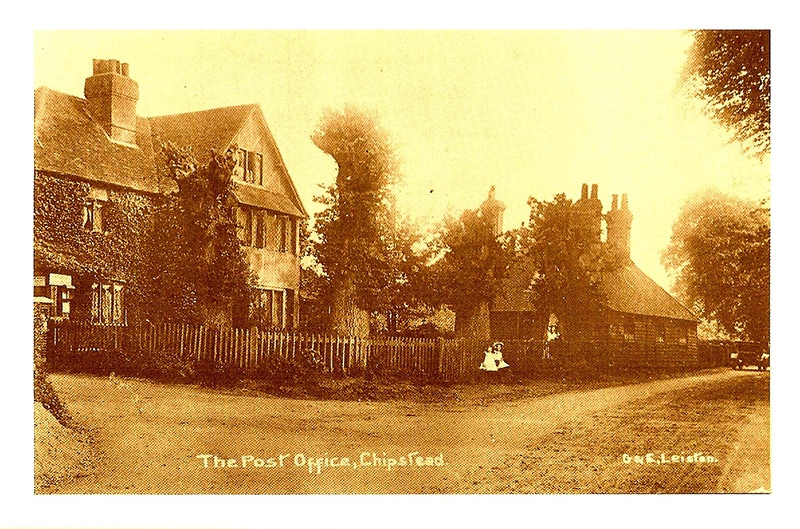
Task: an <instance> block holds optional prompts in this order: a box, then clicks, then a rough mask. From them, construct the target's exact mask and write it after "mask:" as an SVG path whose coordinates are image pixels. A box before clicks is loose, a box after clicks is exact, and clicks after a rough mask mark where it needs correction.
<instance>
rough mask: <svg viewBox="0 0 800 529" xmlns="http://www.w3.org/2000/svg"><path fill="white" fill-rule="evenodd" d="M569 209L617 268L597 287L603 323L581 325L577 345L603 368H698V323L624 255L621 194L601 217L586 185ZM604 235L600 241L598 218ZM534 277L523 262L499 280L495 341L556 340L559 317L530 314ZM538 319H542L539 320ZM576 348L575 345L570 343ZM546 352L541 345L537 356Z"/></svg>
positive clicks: (628, 217) (626, 223)
mask: <svg viewBox="0 0 800 529" xmlns="http://www.w3.org/2000/svg"><path fill="white" fill-rule="evenodd" d="M574 207H575V208H577V209H578V210H579V211H580V212H581V213H582V214H585V215H587V216H588V218H589V220H590V222H591V226H592V228H593V230H592V231H593V237H595V238H596V242H597V245H602V244H607V245H611V246H613V247H615V248H616V251H617V255H619V256H620V257H621V262H620V264H619V266H616V267H614V268H612V269H611V270H603V271H602V272H601V275H600V290H601V293H602V295H603V298H604V301H605V304H606V307H605V308H606V309H607V310H605V311H604V314H605V316H604V321H599V322H586V323H585V328H584V329H581V332H580V333H579V335H581V336H582V337H583V340H584V343H582V344H577V348H579V349H581V350H582V351H583V352H584V353H586V354H591V355H592V357H593V358H592V360H593V361H595V362H599V363H601V364H604V365H615V366H623V367H688V366H695V365H697V323H698V320H697V318H696V316H695V315H694V314H692V313H691V312H690V311H689V310H688V309H687V308H686V307H684V306H683V305H682V304H681V303H680V302H678V301H677V300H676V299H675V298H674V297H673V296H671V295H670V294H669V293H668V292H666V291H665V290H664V289H663V288H661V287H660V286H659V285H658V284H657V283H656V282H655V281H653V280H652V279H650V278H649V277H648V276H647V274H645V273H644V272H643V271H642V270H641V269H640V268H639V267H638V266H636V264H635V263H634V262H633V261H632V260H631V258H630V250H631V245H630V235H631V223H632V221H633V214H632V213H631V211H630V210H629V208H628V197H627V195H624V194H623V195H622V200H621V203H620V201H618V197H617V195H613V198H612V204H611V209H610V210H609V211H607V212H606V213H605V215H603V214H602V209H603V206H602V203H601V202H600V200H599V199H598V197H597V185H596V184H595V185H593V186H592V191H591V196H589V189H588V186H587V185H586V184H584V185H583V188H582V192H581V199H580V200H578V201H577V202H575V204H574ZM603 221H605V223H606V234H607V235H606V240H605V241H601V231H602V222H603ZM533 278H534V270H533V267H532V263H531V262H530V261H525V260H523V261H522V262H520V263H518V264H516V265H515V266H514V267H513V268H512V269H511V270H510V271H509V274H508V277H507V278H506V280H505V282H504V288H503V293H502V294H501V295H499V296H498V297H496V298H495V299H494V300H493V301H492V304H491V307H490V328H491V333H492V338H493V339H496V340H512V339H526V340H528V339H537V340H542V341H544V342H545V343H546V342H547V341H549V340H554V339H557V338H558V337H559V334H560V333H559V322H558V315H557V314H551V315H550V316H549V318H542V317H541V316H539V317H538V318H537V317H536V311H535V310H534V307H533V306H532V305H531V301H530V295H529V291H528V288H529V286H530V284H531V281H532V280H533ZM545 319H546V320H547V321H545ZM573 345H576V344H573ZM548 354H549V350H548V348H547V347H544V348H543V350H542V355H543V356H544V357H547V355H548Z"/></svg>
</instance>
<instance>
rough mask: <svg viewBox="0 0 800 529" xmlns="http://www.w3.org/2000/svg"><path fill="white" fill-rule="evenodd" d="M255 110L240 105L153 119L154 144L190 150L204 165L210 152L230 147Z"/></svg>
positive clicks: (255, 107)
mask: <svg viewBox="0 0 800 529" xmlns="http://www.w3.org/2000/svg"><path fill="white" fill-rule="evenodd" d="M257 108H258V105H256V104H252V105H240V106H234V107H223V108H214V109H211V110H201V111H199V112H186V113H184V114H172V115H169V116H156V117H152V118H149V121H150V125H151V126H152V128H153V140H154V141H155V142H161V141H171V142H172V143H174V144H176V145H177V146H179V147H191V148H192V150H193V151H194V154H195V156H197V158H198V161H199V162H201V163H204V162H205V161H206V159H207V158H208V156H209V155H210V153H211V150H212V149H216V150H220V149H224V148H226V147H228V146H229V144H230V142H231V140H233V137H234V136H235V135H236V133H237V132H239V129H241V127H242V123H244V120H245V119H247V117H248V116H250V114H252V113H253V111H255V110H256V109H257Z"/></svg>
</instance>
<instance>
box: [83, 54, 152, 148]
mask: <svg viewBox="0 0 800 529" xmlns="http://www.w3.org/2000/svg"><path fill="white" fill-rule="evenodd" d="M83 93H84V95H85V96H86V101H87V102H88V103H89V112H90V113H91V114H92V117H93V118H94V119H95V121H97V122H98V123H99V124H100V125H101V126H102V127H103V128H104V129H105V131H106V133H107V134H108V135H109V136H110V137H111V139H113V140H115V141H119V142H123V143H130V144H134V145H135V144H136V102H137V101H138V100H139V85H138V84H137V83H136V81H134V80H133V79H131V78H130V77H129V67H128V64H127V63H120V62H119V61H118V60H115V59H109V60H103V59H94V61H93V72H92V76H91V77H87V78H86V83H85V85H84V89H83Z"/></svg>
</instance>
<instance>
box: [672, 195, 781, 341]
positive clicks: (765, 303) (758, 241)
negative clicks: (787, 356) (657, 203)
mask: <svg viewBox="0 0 800 529" xmlns="http://www.w3.org/2000/svg"><path fill="white" fill-rule="evenodd" d="M769 256H770V217H769V211H768V210H767V209H764V208H760V207H758V205H757V204H756V203H755V202H751V201H747V200H743V199H740V198H736V197H733V196H730V195H726V194H724V193H721V192H719V191H717V190H713V189H709V190H705V191H703V192H701V193H698V194H697V195H695V196H693V197H692V198H691V199H690V200H689V201H688V202H687V203H686V204H685V205H684V206H683V208H682V210H681V213H680V215H679V216H678V219H677V220H676V221H675V224H674V225H673V227H672V238H671V240H670V244H669V246H668V247H667V248H666V250H665V251H664V254H663V258H662V259H663V262H664V264H665V265H666V266H667V267H668V268H669V269H670V270H671V271H672V272H673V274H675V276H676V282H675V286H676V289H677V291H678V294H679V296H680V297H681V298H682V299H683V300H684V301H685V302H686V303H687V304H688V305H689V306H692V307H694V309H695V310H696V311H697V312H698V313H699V314H702V315H703V316H704V317H705V318H707V319H709V320H712V321H715V322H717V323H718V324H719V326H720V327H722V329H723V330H724V331H726V332H727V333H728V334H730V335H732V336H735V337H739V338H747V339H750V340H753V341H757V342H760V343H768V342H769V314H770V307H769V285H770V269H769Z"/></svg>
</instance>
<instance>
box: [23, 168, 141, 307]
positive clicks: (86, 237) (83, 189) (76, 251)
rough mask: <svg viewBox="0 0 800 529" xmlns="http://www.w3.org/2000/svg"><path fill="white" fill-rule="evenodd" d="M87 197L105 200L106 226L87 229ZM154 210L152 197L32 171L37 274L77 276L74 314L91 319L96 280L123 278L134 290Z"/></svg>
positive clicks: (132, 302) (132, 304)
mask: <svg viewBox="0 0 800 529" xmlns="http://www.w3.org/2000/svg"><path fill="white" fill-rule="evenodd" d="M87 200H101V201H102V204H103V205H102V207H101V211H102V213H101V219H102V220H101V224H102V230H87V229H84V227H83V223H84V203H85V202H86V201H87ZM152 210H153V200H152V198H151V197H149V196H147V195H144V194H140V193H136V192H132V191H121V190H117V189H113V188H110V187H107V186H106V187H104V186H102V185H99V184H94V183H88V182H83V181H78V180H73V179H71V178H67V177H63V176H60V175H54V174H51V173H45V172H41V171H35V172H34V190H33V214H34V219H33V232H34V275H43V274H49V273H58V274H65V275H69V276H71V277H72V278H73V280H72V282H73V284H74V285H75V287H76V292H75V297H74V299H73V301H72V307H71V314H70V317H71V318H73V319H88V318H89V315H90V314H89V312H90V308H91V305H90V301H89V299H88V298H89V296H90V294H89V292H88V289H90V288H91V284H92V283H93V282H94V281H96V280H98V279H101V280H112V281H120V282H125V284H126V290H127V291H128V294H133V291H135V284H136V282H137V277H136V274H137V269H138V265H139V264H140V263H141V262H142V259H143V258H144V240H145V236H146V233H147V231H148V230H149V226H150V225H151V222H152ZM126 299H127V300H128V303H126V305H127V307H128V310H129V312H130V311H131V310H133V311H135V310H136V297H135V295H134V296H131V295H128V296H127V297H126Z"/></svg>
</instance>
